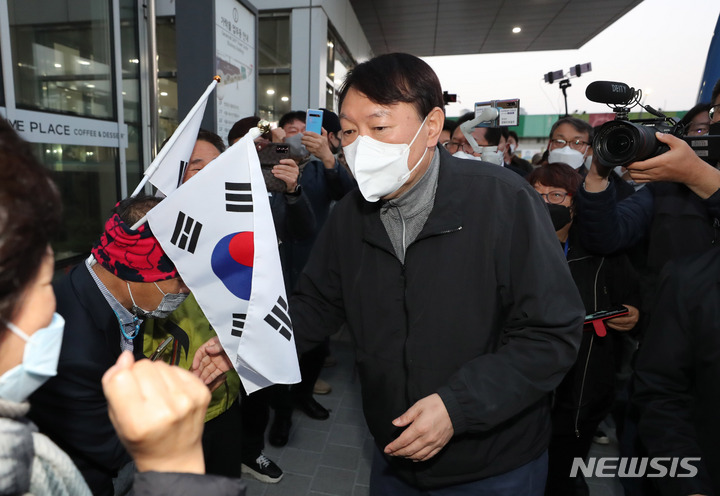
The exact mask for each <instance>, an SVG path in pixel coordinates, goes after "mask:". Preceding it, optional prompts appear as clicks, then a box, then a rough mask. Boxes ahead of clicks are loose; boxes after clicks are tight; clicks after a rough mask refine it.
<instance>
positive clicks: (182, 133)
mask: <svg viewBox="0 0 720 496" xmlns="http://www.w3.org/2000/svg"><path fill="white" fill-rule="evenodd" d="M215 86H217V81H216V80H213V82H212V83H210V85H209V86H208V87H207V89H206V90H205V93H203V94H202V96H201V97H200V99H199V100H198V101H197V102H196V103H195V105H194V106H193V108H191V109H190V112H188V114H187V115H186V116H185V119H183V121H182V122H181V123H180V125H179V126H178V127H177V129H175V132H174V133H173V134H172V136H170V139H168V142H167V143H165V146H163V147H162V149H161V150H160V152H159V153H158V154H157V156H156V157H155V160H153V161H152V163H151V164H150V167H148V168H147V169H146V170H145V176H147V180H148V181H150V182H151V183H152V184H153V185H154V186H155V187H156V188H157V189H158V190H160V191H161V192H162V193H163V194H164V195H166V196H167V195H169V194H170V193H172V192H173V191H175V190H176V189H177V188H178V187H179V186H180V184H182V179H183V176H184V175H185V170H186V169H187V165H188V161H189V160H190V155H192V151H193V148H194V147H195V142H196V141H197V135H198V131H199V130H200V123H201V122H202V119H203V115H205V106H206V105H207V101H208V96H210V93H211V92H212V90H213V89H214V88H215ZM144 184H145V181H143V182H142V183H140V185H138V187H137V189H136V190H135V192H134V193H133V194H132V195H131V196H135V195H136V194H138V193H139V192H140V189H142V187H143V186H144Z"/></svg>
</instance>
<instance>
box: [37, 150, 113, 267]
mask: <svg viewBox="0 0 720 496" xmlns="http://www.w3.org/2000/svg"><path fill="white" fill-rule="evenodd" d="M32 147H33V151H34V153H35V156H36V157H38V158H40V160H41V161H42V162H43V163H44V164H45V165H46V166H47V167H48V169H50V171H51V173H52V176H53V180H54V181H55V183H56V184H57V185H58V187H59V188H60V194H61V196H62V198H63V216H62V217H63V225H62V229H61V231H60V233H59V236H57V237H56V239H55V240H54V242H53V249H54V250H55V257H56V259H57V260H58V261H62V260H75V259H77V258H78V257H80V256H87V254H88V253H89V252H90V249H91V248H92V244H93V242H94V241H95V240H96V239H97V237H98V236H99V235H100V233H101V232H102V230H103V227H104V223H105V220H107V217H108V215H109V214H110V210H111V209H112V208H113V206H114V205H115V203H116V202H117V198H118V197H119V194H120V192H119V186H118V181H117V166H116V163H117V148H106V147H95V146H77V145H58V144H48V143H34V144H32Z"/></svg>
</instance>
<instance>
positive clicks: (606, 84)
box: [585, 81, 635, 105]
mask: <svg viewBox="0 0 720 496" xmlns="http://www.w3.org/2000/svg"><path fill="white" fill-rule="evenodd" d="M634 95H635V90H634V89H633V88H631V87H630V86H628V85H627V84H625V83H618V82H616V81H594V82H592V83H590V84H589V85H588V86H587V88H586V89H585V96H586V97H587V99H588V100H590V101H593V102H597V103H610V104H615V105H621V104H624V103H628V102H630V101H631V100H632V99H633V96H634Z"/></svg>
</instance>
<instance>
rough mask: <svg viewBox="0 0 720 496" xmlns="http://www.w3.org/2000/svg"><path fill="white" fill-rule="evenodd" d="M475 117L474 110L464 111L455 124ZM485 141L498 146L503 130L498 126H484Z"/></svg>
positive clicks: (458, 124) (489, 144)
mask: <svg viewBox="0 0 720 496" xmlns="http://www.w3.org/2000/svg"><path fill="white" fill-rule="evenodd" d="M474 118H475V112H466V113H464V114H463V115H461V116H460V117H458V120H457V126H456V127H460V124H463V123H465V122H467V121H471V120H473V119H474ZM485 129H486V131H485V141H487V142H488V146H498V145H499V144H500V138H501V137H502V136H503V131H502V129H501V128H499V127H486V128H485Z"/></svg>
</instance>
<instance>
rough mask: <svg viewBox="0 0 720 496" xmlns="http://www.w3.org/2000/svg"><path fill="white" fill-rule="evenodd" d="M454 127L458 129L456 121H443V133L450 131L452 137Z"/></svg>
mask: <svg viewBox="0 0 720 496" xmlns="http://www.w3.org/2000/svg"><path fill="white" fill-rule="evenodd" d="M456 127H458V123H457V121H451V120H450V119H445V122H444V123H443V131H450V135H451V136H452V133H453V131H455V128H456Z"/></svg>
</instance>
